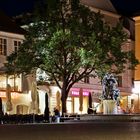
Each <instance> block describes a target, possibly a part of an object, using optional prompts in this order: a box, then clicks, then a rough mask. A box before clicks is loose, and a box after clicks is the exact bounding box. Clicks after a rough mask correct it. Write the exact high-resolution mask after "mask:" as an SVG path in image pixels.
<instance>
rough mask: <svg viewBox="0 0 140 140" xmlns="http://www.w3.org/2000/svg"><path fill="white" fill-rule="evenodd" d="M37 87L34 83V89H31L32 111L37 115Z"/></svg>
mask: <svg viewBox="0 0 140 140" xmlns="http://www.w3.org/2000/svg"><path fill="white" fill-rule="evenodd" d="M37 94H38V93H37V85H36V83H35V82H32V87H31V99H32V105H31V107H32V110H33V113H35V111H36V109H37V108H36V102H37Z"/></svg>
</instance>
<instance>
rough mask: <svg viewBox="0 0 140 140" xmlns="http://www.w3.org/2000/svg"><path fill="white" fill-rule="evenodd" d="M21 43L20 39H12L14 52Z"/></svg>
mask: <svg viewBox="0 0 140 140" xmlns="http://www.w3.org/2000/svg"><path fill="white" fill-rule="evenodd" d="M20 45H21V41H16V40H15V41H14V51H15V52H16V51H17V50H18V48H19V46H20Z"/></svg>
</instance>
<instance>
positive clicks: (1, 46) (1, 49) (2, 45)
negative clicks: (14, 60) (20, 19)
mask: <svg viewBox="0 0 140 140" xmlns="http://www.w3.org/2000/svg"><path fill="white" fill-rule="evenodd" d="M0 55H5V56H6V55H7V40H6V39H4V38H0Z"/></svg>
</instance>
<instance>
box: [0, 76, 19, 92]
mask: <svg viewBox="0 0 140 140" xmlns="http://www.w3.org/2000/svg"><path fill="white" fill-rule="evenodd" d="M0 79H1V80H0V90H6V87H7V84H10V86H11V91H21V76H14V75H12V76H9V77H8V79H7V77H6V75H0ZM7 82H8V83H7Z"/></svg>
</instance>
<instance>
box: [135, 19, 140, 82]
mask: <svg viewBox="0 0 140 140" xmlns="http://www.w3.org/2000/svg"><path fill="white" fill-rule="evenodd" d="M134 20H135V54H136V58H137V59H138V60H139V61H140V17H136V18H134ZM135 80H140V65H138V66H137V67H136V71H135Z"/></svg>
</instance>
